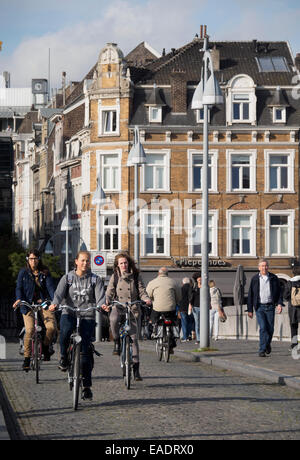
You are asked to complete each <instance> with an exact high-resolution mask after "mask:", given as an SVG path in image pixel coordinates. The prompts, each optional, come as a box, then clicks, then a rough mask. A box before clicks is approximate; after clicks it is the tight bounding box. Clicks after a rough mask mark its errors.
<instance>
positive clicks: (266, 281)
mask: <svg viewBox="0 0 300 460" xmlns="http://www.w3.org/2000/svg"><path fill="white" fill-rule="evenodd" d="M258 269H259V273H258V274H256V275H254V276H253V278H252V280H251V283H250V287H249V292H248V302H247V305H248V316H249V318H253V307H254V309H255V312H256V317H257V322H258V325H259V356H260V357H265V356H266V355H269V354H270V353H271V351H272V350H271V342H272V337H273V333H274V322H275V307H276V306H277V312H278V313H279V314H280V313H281V312H282V303H283V300H282V289H281V286H280V282H279V279H278V278H277V276H276V275H274V274H273V273H270V272H269V264H268V261H267V260H266V259H261V260H260V261H259V264H258Z"/></svg>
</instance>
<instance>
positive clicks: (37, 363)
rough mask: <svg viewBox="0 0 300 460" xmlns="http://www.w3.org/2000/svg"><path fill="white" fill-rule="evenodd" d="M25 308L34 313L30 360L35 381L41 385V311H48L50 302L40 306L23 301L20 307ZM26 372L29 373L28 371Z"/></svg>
mask: <svg viewBox="0 0 300 460" xmlns="http://www.w3.org/2000/svg"><path fill="white" fill-rule="evenodd" d="M21 305H23V306H25V307H28V308H30V310H31V311H32V312H33V313H34V333H33V337H32V339H31V360H30V367H31V369H32V370H33V371H35V381H36V383H39V381H40V367H41V361H42V355H43V352H42V347H43V338H42V329H43V328H42V326H40V325H39V311H40V310H42V309H44V310H45V309H46V308H48V306H49V302H48V301H45V302H43V303H40V304H31V305H30V303H28V302H25V300H21V302H20V303H19V305H18V306H21ZM25 372H28V370H27V369H26V370H25Z"/></svg>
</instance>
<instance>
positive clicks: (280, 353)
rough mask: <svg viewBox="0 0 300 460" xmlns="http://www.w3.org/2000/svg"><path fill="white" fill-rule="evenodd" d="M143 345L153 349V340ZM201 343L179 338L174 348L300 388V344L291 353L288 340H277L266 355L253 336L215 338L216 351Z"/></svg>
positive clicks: (194, 358) (182, 354)
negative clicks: (259, 353) (203, 348)
mask: <svg viewBox="0 0 300 460" xmlns="http://www.w3.org/2000/svg"><path fill="white" fill-rule="evenodd" d="M140 346H141V347H142V348H143V347H144V348H147V349H148V348H152V349H154V346H153V341H149V340H147V341H141V342H140ZM198 347H199V345H196V344H195V341H194V340H193V341H190V342H186V343H181V342H180V341H179V340H178V341H177V347H176V348H175V349H174V352H175V355H177V356H180V357H181V358H185V359H187V360H191V361H196V362H202V363H205V364H209V365H212V366H217V367H219V368H222V369H226V370H232V371H235V372H236V373H240V374H243V375H248V376H251V377H259V378H262V379H265V380H268V381H271V382H272V383H278V384H280V385H288V386H290V387H292V388H294V389H296V390H300V345H298V347H299V349H298V347H297V348H296V349H295V350H294V351H293V353H292V352H291V351H290V350H289V347H290V344H289V343H288V342H278V341H274V342H273V343H272V353H271V354H270V355H269V356H266V357H265V358H261V357H259V356H258V342H257V341H253V340H218V341H215V340H212V341H211V344H210V348H211V349H213V350H214V351H203V352H199V351H198Z"/></svg>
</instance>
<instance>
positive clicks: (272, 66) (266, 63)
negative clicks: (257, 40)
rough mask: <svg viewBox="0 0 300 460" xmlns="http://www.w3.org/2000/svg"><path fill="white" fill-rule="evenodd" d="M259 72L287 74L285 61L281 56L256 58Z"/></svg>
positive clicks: (287, 69)
mask: <svg viewBox="0 0 300 460" xmlns="http://www.w3.org/2000/svg"><path fill="white" fill-rule="evenodd" d="M256 60H257V65H258V68H259V71H260V72H289V68H288V65H287V63H286V60H285V58H284V57H282V56H273V57H258V58H256Z"/></svg>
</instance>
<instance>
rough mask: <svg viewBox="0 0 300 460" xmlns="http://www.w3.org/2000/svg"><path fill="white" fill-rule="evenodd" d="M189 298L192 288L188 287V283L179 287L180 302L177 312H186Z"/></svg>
mask: <svg viewBox="0 0 300 460" xmlns="http://www.w3.org/2000/svg"><path fill="white" fill-rule="evenodd" d="M191 297H192V286H191V285H190V283H185V284H184V285H183V286H182V287H181V300H180V302H179V311H182V312H184V313H187V312H188V308H189V303H190V301H191Z"/></svg>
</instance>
